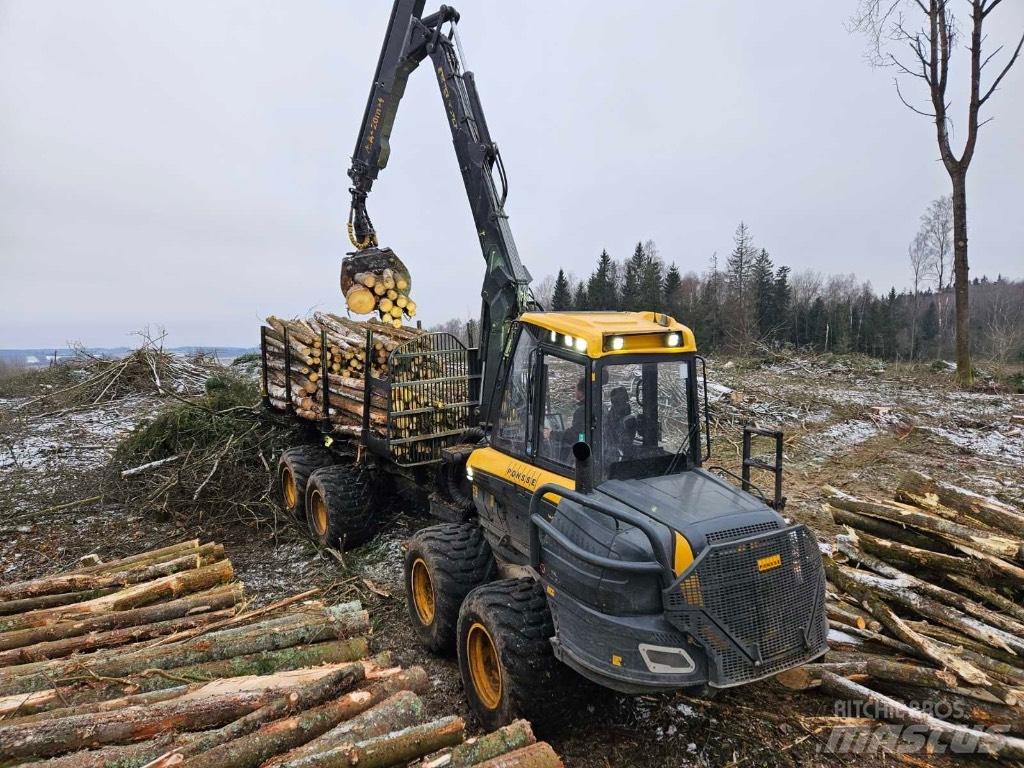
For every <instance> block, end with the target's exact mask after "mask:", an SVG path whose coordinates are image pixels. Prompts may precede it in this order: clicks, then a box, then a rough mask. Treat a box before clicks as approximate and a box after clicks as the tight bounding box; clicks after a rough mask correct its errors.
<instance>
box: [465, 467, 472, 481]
mask: <svg viewBox="0 0 1024 768" xmlns="http://www.w3.org/2000/svg"><path fill="white" fill-rule="evenodd" d="M466 479H467V480H469V482H471V483H472V482H473V468H472V467H471V466H469V465H467V466H466Z"/></svg>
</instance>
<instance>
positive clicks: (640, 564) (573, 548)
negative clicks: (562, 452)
mask: <svg viewBox="0 0 1024 768" xmlns="http://www.w3.org/2000/svg"><path fill="white" fill-rule="evenodd" d="M549 493H552V494H555V495H557V496H561V497H562V498H564V499H569V500H570V501H573V502H575V503H577V504H579V505H580V506H583V507H586V508H588V509H592V510H594V511H595V512H599V513H601V514H603V515H607V516H608V517H610V518H612V519H613V520H617V521H619V522H623V523H628V524H630V525H632V526H634V527H635V528H638V529H639V530H640V531H641V532H642V533H643V534H644V535H645V536H646V537H647V540H648V541H649V542H650V544H651V550H652V551H653V552H654V556H655V559H654V560H642V561H631V560H614V559H612V558H609V557H603V556H601V555H595V554H593V553H592V552H587V551H586V550H585V549H583V548H582V547H581V546H579V545H578V544H576V543H575V542H573V541H571V540H570V539H569V538H568V537H567V536H565V535H564V534H563V533H562V532H561V531H559V530H558V529H556V528H555V527H554V526H553V525H551V523H550V522H548V521H547V520H546V519H545V518H544V516H543V515H541V514H539V513H538V512H537V508H538V505H539V504H540V500H541V499H542V498H543V497H544V496H545V495H547V494H549ZM638 513H639V514H638ZM642 514H643V513H642V512H641V511H640V510H636V511H635V512H632V511H627V510H623V509H616V508H614V507H612V506H611V505H609V504H606V503H604V502H601V501H598V500H597V499H596V498H592V497H590V496H587V495H584V494H582V493H577V492H576V491H571V490H569V489H568V488H566V487H564V486H561V485H558V484H557V483H544V484H543V485H541V486H540V487H539V488H537V489H536V490H535V491H534V492H533V496H532V497H531V498H530V565H531V566H533V568H534V569H539V568H540V554H541V544H540V532H541V531H542V530H543V531H544V533H545V535H548V536H551V537H552V538H553V539H555V541H557V542H558V543H559V544H560V545H561V546H563V547H565V548H566V549H567V550H569V552H570V553H571V554H572V555H573V556H574V557H577V558H579V559H580V560H583V561H584V562H587V563H590V564H591V565H596V566H598V567H600V568H608V569H609V570H615V571H621V572H623V573H659V574H660V575H661V578H662V581H663V582H664V584H665V585H666V586H667V585H669V584H671V583H672V581H673V580H674V579H675V577H676V576H675V573H674V572H673V571H672V565H671V562H672V561H671V559H670V557H669V553H668V551H667V549H666V547H665V543H664V542H663V541H662V540H661V537H660V532H659V531H658V529H657V528H655V527H654V525H653V524H652V522H651V521H649V520H645V519H643V517H641V515H642Z"/></svg>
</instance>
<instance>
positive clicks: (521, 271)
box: [349, 0, 538, 424]
mask: <svg viewBox="0 0 1024 768" xmlns="http://www.w3.org/2000/svg"><path fill="white" fill-rule="evenodd" d="M423 5H424V0H395V3H394V6H393V8H392V11H391V19H390V21H389V22H388V29H387V33H386V35H385V38H384V44H383V46H382V48H381V53H380V58H379V59H378V62H377V70H376V73H375V75H374V81H373V85H372V87H371V89H370V96H369V99H368V100H367V104H366V110H365V111H364V113H363V122H362V125H361V128H360V131H359V137H358V139H357V142H356V147H355V151H354V152H353V155H352V166H351V168H350V169H349V177H350V178H351V179H352V188H351V193H352V211H351V214H350V218H349V226H350V231H349V234H350V237H351V238H352V242H353V244H354V245H355V246H356V248H358V249H363V248H369V247H372V246H376V245H377V234H376V232H375V230H374V228H373V225H372V223H371V221H370V217H369V215H368V214H367V212H366V198H367V195H368V194H369V192H370V190H371V188H372V186H373V182H374V180H375V179H376V178H377V174H378V173H379V172H380V170H381V169H382V168H384V167H385V166H386V165H387V163H388V159H389V156H390V150H391V148H390V136H391V130H392V127H393V126H394V122H395V116H396V114H397V112H398V105H399V103H400V102H401V99H402V96H403V94H404V93H405V87H406V83H407V82H408V79H409V75H410V74H411V73H412V72H413V70H415V69H416V67H417V66H419V64H420V63H421V62H422V61H423V60H424V59H425V58H427V57H429V58H430V60H431V63H432V65H433V70H434V76H435V78H436V80H437V83H438V86H439V88H440V91H441V98H442V101H443V105H444V110H445V114H446V117H447V121H448V125H449V128H450V130H451V133H452V140H453V143H454V147H455V155H456V158H457V160H458V163H459V168H460V170H461V171H462V180H463V183H464V185H465V188H466V194H467V196H468V198H469V204H470V209H471V210H472V213H473V221H474V223H475V225H476V230H477V235H478V237H479V238H480V247H481V249H482V251H483V255H484V260H485V262H486V273H485V276H484V282H483V287H482V289H481V298H482V304H481V311H480V352H481V356H482V360H483V381H482V386H481V398H480V399H481V414H480V419H481V421H482V422H483V423H485V424H486V423H490V422H491V421H492V418H491V416H492V414H491V413H490V412H489V411H490V409H491V407H492V401H493V400H494V398H492V397H491V394H492V393H493V392H494V390H495V387H496V385H497V375H498V371H499V368H500V363H501V359H502V356H503V352H504V346H505V341H506V337H507V334H508V329H509V326H510V323H511V322H512V321H513V320H515V319H516V318H518V317H519V315H520V314H522V313H523V312H525V311H529V310H532V309H537V308H538V306H537V302H536V299H535V298H534V297H533V294H532V292H531V290H530V280H531V278H530V273H529V272H528V271H527V269H526V267H525V266H524V265H523V263H522V262H521V261H520V259H519V252H518V251H517V250H516V245H515V241H514V239H513V237H512V232H511V230H510V229H509V226H508V217H507V216H506V214H505V211H504V205H505V199H506V197H507V196H508V179H507V176H506V174H505V168H504V164H503V163H502V161H501V153H500V152H499V151H498V146H497V144H495V143H494V142H493V141H492V140H491V135H490V131H489V130H488V127H487V121H486V119H485V117H484V113H483V107H482V106H481V104H480V97H479V93H478V91H477V87H476V79H475V78H474V76H473V73H472V72H464V71H463V69H462V66H463V64H462V56H461V51H460V46H459V44H458V37H457V30H456V26H457V24H458V21H459V14H458V12H457V11H456V10H455V9H454V8H451V7H450V6H446V5H442V6H441V8H440V10H438V11H437V13H434V14H431V15H429V16H422V15H421V14H422V12H423ZM446 25H447V29H445V27H446ZM495 169H496V170H497V172H498V177H499V180H500V183H501V191H500V193H499V191H498V185H497V184H496V183H495V179H494V171H495ZM493 407H495V408H496V407H497V404H496V403H493Z"/></svg>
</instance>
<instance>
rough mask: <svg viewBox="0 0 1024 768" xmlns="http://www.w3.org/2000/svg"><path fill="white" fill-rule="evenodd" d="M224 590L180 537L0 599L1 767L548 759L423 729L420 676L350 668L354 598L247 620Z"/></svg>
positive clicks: (364, 622) (299, 604)
mask: <svg viewBox="0 0 1024 768" xmlns="http://www.w3.org/2000/svg"><path fill="white" fill-rule="evenodd" d="M83 562H84V561H83ZM233 579H234V573H233V569H232V567H231V563H230V562H229V561H228V560H227V559H225V557H224V550H223V547H221V546H219V545H217V544H200V543H199V542H198V541H187V542H183V543H180V544H176V545H173V546H169V547H165V548H163V549H159V550H153V551H150V552H145V553H143V554H140V555H136V556H133V557H128V558H124V559H122V560H116V561H112V562H107V563H103V562H96V561H95V558H93V560H92V561H90V562H88V564H83V565H82V566H81V567H79V568H78V569H77V570H74V571H71V572H68V573H63V574H59V575H55V576H49V577H44V578H39V579H34V580H31V581H23V582H18V583H14V584H8V585H6V586H3V587H0V649H2V650H0V755H2V756H3V760H4V765H16V764H21V763H28V762H31V763H32V764H33V765H41V766H47V768H93V767H95V768H100V767H101V766H110V765H117V766H120V768H130V767H132V766H144V765H146V766H152V768H156V767H157V766H172V765H187V766H202V767H203V768H225V767H226V766H233V767H235V768H239V767H241V766H253V767H255V766H260V765H263V766H268V767H269V766H275V767H278V766H280V768H284V767H285V766H287V767H288V768H299V766H341V765H344V766H354V765H359V766H361V767H362V768H371V767H372V766H378V768H380V767H383V766H398V765H406V764H407V763H408V762H409V761H412V760H419V759H420V758H423V757H425V756H427V755H433V757H431V758H430V760H429V762H426V763H422V765H430V766H433V767H436V768H441V767H442V766H451V767H452V768H455V767H456V766H469V765H486V766H492V767H493V766H496V765H501V766H508V767H509V768H513V767H514V766H537V767H538V768H550V767H553V766H560V765H561V762H560V761H559V759H558V757H557V756H556V755H555V754H554V752H553V751H552V750H551V748H550V747H549V746H548V745H547V744H544V743H540V744H537V743H536V740H535V739H534V737H533V734H532V731H531V729H530V726H529V724H528V723H526V722H522V721H519V722H516V723H513V724H512V725H510V726H508V727H507V728H504V729H502V730H500V731H497V732H495V733H493V734H490V735H487V736H483V737H481V738H479V739H470V740H467V739H466V736H465V724H464V723H463V721H462V720H461V719H460V718H457V717H441V718H437V719H432V718H431V717H429V716H428V715H427V714H426V713H425V710H424V704H423V702H422V700H421V699H420V698H419V696H418V695H417V693H422V692H423V691H424V690H425V689H426V687H427V684H428V680H427V676H426V673H425V672H424V671H423V670H422V669H421V668H419V667H411V668H409V669H404V670H403V669H402V668H400V667H396V666H393V665H392V664H391V662H390V657H389V655H388V654H386V653H384V654H380V655H377V656H374V657H372V658H369V657H368V653H369V644H368V640H367V635H368V634H369V630H370V623H369V617H368V615H367V613H366V611H364V610H362V607H361V606H360V605H359V603H346V604H342V605H336V606H331V607H328V606H325V605H324V604H322V603H320V602H317V601H314V600H310V599H309V598H311V597H312V595H313V592H315V590H314V591H311V592H307V593H303V594H299V595H295V596H293V597H290V598H286V599H284V600H281V601H278V602H277V603H274V604H272V605H268V606H265V607H263V608H257V609H247V608H246V606H245V602H244V594H243V590H242V586H241V585H240V584H238V583H237V582H234V580H233ZM496 760H500V762H495V761H496Z"/></svg>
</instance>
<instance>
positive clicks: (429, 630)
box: [405, 523, 497, 654]
mask: <svg viewBox="0 0 1024 768" xmlns="http://www.w3.org/2000/svg"><path fill="white" fill-rule="evenodd" d="M496 573H497V564H496V563H495V561H494V555H493V554H492V553H491V546H490V544H488V543H487V539H486V538H484V532H483V529H482V528H481V527H480V526H479V525H477V524H476V523H445V524H443V525H432V526H430V527H429V528H422V529H420V530H419V531H417V532H416V533H415V534H414V535H413V537H412V538H411V539H409V541H408V546H407V550H406V554H405V602H406V605H407V607H408V609H409V619H410V620H411V621H412V626H413V629H414V630H415V631H416V635H417V636H418V637H419V640H420V643H422V644H423V646H424V647H425V648H427V649H428V650H430V651H433V652H434V653H447V654H450V653H452V652H454V651H455V630H456V627H457V625H458V621H459V608H460V607H461V606H462V601H463V600H464V599H465V597H466V595H468V594H469V593H470V592H471V591H472V590H473V589H474V588H476V587H478V586H480V585H481V584H486V583H487V582H488V581H490V580H491V579H493V578H494V576H495V574H496Z"/></svg>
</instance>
